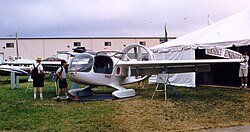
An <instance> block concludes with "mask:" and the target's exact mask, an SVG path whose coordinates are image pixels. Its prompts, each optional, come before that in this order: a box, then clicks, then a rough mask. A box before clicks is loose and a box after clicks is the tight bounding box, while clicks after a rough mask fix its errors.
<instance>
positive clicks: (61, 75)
mask: <svg viewBox="0 0 250 132" xmlns="http://www.w3.org/2000/svg"><path fill="white" fill-rule="evenodd" d="M67 65H68V64H67V62H66V61H65V60H62V61H61V67H59V68H58V69H57V71H56V75H57V76H58V84H59V89H58V92H57V101H61V99H60V94H61V91H62V89H64V93H65V96H66V98H67V100H68V101H69V100H70V98H69V96H68V83H67V80H66V67H67Z"/></svg>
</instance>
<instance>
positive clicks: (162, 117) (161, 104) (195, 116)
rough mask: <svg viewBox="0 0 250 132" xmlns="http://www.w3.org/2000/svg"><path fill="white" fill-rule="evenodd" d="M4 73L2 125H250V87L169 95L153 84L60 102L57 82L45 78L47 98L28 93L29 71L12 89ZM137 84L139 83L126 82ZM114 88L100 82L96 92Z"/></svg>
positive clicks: (36, 128)
mask: <svg viewBox="0 0 250 132" xmlns="http://www.w3.org/2000/svg"><path fill="white" fill-rule="evenodd" d="M6 80H7V77H0V115H1V116H0V131H6V130H7V131H9V130H10V131H91V132H93V131H109V132H110V131H115V132H117V131H129V132H131V131H132V132H133V131H136V132H137V131H170V132H171V131H201V130H208V129H209V130H210V129H214V128H224V127H230V126H245V125H250V91H248V90H238V89H232V88H227V89H224V88H212V87H197V88H185V87H175V91H176V93H177V95H178V96H179V98H176V97H175V96H174V95H173V93H172V90H169V91H168V100H167V101H164V94H163V93H156V96H155V98H154V99H153V100H151V96H152V94H153V91H154V88H155V85H146V86H145V89H139V88H137V89H136V94H137V97H136V98H132V99H125V100H106V101H88V102H76V101H71V102H56V101H55V100H53V97H54V96H55V92H54V83H53V82H49V81H47V80H46V83H45V88H44V100H39V99H38V100H33V94H32V92H33V91H32V90H30V89H29V90H28V91H27V93H26V94H25V88H26V86H27V82H25V80H26V77H21V83H20V88H19V89H16V90H11V89H10V85H9V81H6ZM125 87H127V88H135V87H136V84H132V85H127V86H125ZM113 90H114V89H112V88H106V87H98V88H97V89H95V91H94V92H95V93H106V94H110V93H111V92H112V91H113Z"/></svg>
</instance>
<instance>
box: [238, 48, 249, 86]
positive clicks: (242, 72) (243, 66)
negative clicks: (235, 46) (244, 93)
mask: <svg viewBox="0 0 250 132" xmlns="http://www.w3.org/2000/svg"><path fill="white" fill-rule="evenodd" d="M248 60H249V56H248V55H247V52H246V51H245V52H244V53H243V61H242V62H241V63H240V69H239V77H240V79H241V86H240V88H247V83H248V78H247V77H248V67H249V65H248Z"/></svg>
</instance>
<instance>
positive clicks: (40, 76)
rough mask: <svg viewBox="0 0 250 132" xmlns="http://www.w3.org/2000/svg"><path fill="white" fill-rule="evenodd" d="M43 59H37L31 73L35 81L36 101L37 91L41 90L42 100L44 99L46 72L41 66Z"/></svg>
mask: <svg viewBox="0 0 250 132" xmlns="http://www.w3.org/2000/svg"><path fill="white" fill-rule="evenodd" d="M41 61H42V59H41V58H37V59H36V62H35V64H33V65H32V66H31V69H30V73H31V77H32V79H33V87H34V99H36V89H37V88H39V89H40V99H41V100H42V99H43V95H42V93H43V87H44V71H43V66H42V65H41Z"/></svg>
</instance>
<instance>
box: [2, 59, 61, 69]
mask: <svg viewBox="0 0 250 132" xmlns="http://www.w3.org/2000/svg"><path fill="white" fill-rule="evenodd" d="M34 63H35V61H34V60H30V61H13V62H4V64H5V65H14V66H22V65H24V66H30V65H32V64H34ZM41 64H42V65H43V69H44V71H56V70H57V69H58V67H60V66H61V61H42V62H41Z"/></svg>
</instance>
